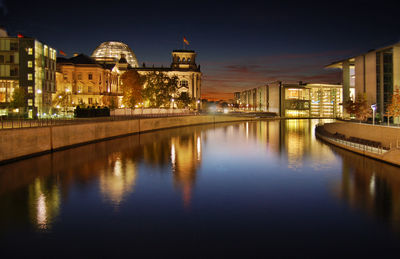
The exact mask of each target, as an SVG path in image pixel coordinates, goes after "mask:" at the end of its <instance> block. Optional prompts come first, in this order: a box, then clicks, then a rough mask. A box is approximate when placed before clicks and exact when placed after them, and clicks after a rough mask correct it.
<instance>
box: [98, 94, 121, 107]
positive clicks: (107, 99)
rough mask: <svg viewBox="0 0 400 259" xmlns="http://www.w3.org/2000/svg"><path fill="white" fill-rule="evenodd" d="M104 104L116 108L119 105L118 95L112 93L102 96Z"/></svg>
mask: <svg viewBox="0 0 400 259" xmlns="http://www.w3.org/2000/svg"><path fill="white" fill-rule="evenodd" d="M102 101H103V105H104V106H107V107H108V108H110V109H115V108H117V107H118V97H117V96H112V95H104V96H103V97H102Z"/></svg>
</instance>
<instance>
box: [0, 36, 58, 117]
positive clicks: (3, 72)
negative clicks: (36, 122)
mask: <svg viewBox="0 0 400 259" xmlns="http://www.w3.org/2000/svg"><path fill="white" fill-rule="evenodd" d="M56 55H57V54H56V50H55V49H52V48H51V47H49V46H47V45H45V44H43V43H41V42H39V41H37V40H36V39H34V38H28V37H23V36H21V35H19V37H10V36H8V35H7V33H6V32H5V30H3V29H0V115H6V114H8V109H7V108H8V107H9V105H10V102H11V100H12V95H13V92H14V89H16V88H18V87H19V88H22V89H23V90H24V91H25V107H26V108H27V112H28V116H29V117H30V118H32V117H36V116H38V115H43V113H46V114H48V113H49V112H50V107H51V104H52V103H51V101H52V98H51V97H52V96H51V95H52V93H54V92H55V91H56V84H55V82H56V75H55V71H56Z"/></svg>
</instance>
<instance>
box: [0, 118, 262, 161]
mask: <svg viewBox="0 0 400 259" xmlns="http://www.w3.org/2000/svg"><path fill="white" fill-rule="evenodd" d="M254 119H256V118H254V117H244V116H223V115H221V116H212V115H203V116H176V117H164V118H146V119H135V120H123V121H103V122H88V123H81V124H71V125H59V126H49V127H37V128H21V129H4V130H1V132H0V163H6V162H10V161H13V160H16V159H22V158H26V157H30V156H33V155H39V154H43V153H48V152H52V151H56V150H61V149H65V148H69V147H74V146H77V145H82V144H87V143H91V142H95V141H100V140H106V139H111V138H115V137H120V136H126V135H130V134H135V133H141V132H148V131H153V130H159V129H167V128H174V127H182V126H190V125H199V124H209V123H220V122H234V121H249V120H254Z"/></svg>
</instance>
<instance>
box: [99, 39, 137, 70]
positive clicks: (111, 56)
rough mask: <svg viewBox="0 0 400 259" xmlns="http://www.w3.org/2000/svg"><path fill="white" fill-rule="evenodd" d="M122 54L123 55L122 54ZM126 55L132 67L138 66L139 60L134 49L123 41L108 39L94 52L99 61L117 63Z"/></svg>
mask: <svg viewBox="0 0 400 259" xmlns="http://www.w3.org/2000/svg"><path fill="white" fill-rule="evenodd" d="M121 54H122V55H121ZM123 55H124V57H125V58H126V60H127V62H128V64H129V65H130V66H131V67H138V66H139V65H138V61H137V59H136V56H135V53H134V52H133V51H132V49H131V48H130V47H129V46H128V45H126V44H125V43H122V42H117V41H107V42H103V43H101V44H100V45H99V46H98V47H97V48H96V49H95V50H94V51H93V54H92V58H94V59H95V60H96V61H97V62H100V63H110V64H115V63H116V62H117V61H118V60H120V58H121V57H122V56H123Z"/></svg>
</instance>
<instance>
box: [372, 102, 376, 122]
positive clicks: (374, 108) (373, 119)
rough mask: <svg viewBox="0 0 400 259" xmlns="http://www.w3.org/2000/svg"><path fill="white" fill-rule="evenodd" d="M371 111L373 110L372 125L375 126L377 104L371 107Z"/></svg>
mask: <svg viewBox="0 0 400 259" xmlns="http://www.w3.org/2000/svg"><path fill="white" fill-rule="evenodd" d="M371 109H372V125H375V111H376V103H374V104H373V105H371Z"/></svg>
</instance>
